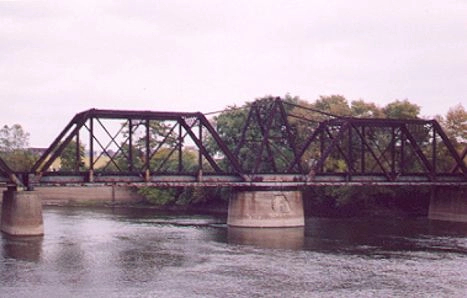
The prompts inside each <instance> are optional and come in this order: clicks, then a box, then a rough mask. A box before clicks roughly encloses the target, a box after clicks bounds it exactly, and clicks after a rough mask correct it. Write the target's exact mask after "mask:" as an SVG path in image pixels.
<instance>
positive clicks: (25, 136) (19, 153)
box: [0, 124, 37, 172]
mask: <svg viewBox="0 0 467 298" xmlns="http://www.w3.org/2000/svg"><path fill="white" fill-rule="evenodd" d="M28 146H29V133H27V132H26V131H24V129H23V127H22V126H21V125H19V124H14V125H12V126H11V127H10V126H8V125H4V126H3V127H2V129H0V157H1V158H3V159H4V160H5V162H6V163H7V164H8V166H9V167H10V168H11V169H12V170H14V171H18V172H25V171H28V170H29V169H30V168H31V167H32V165H33V164H34V162H35V161H36V160H37V156H36V155H35V154H33V153H32V152H31V151H30V150H28V149H27V147H28Z"/></svg>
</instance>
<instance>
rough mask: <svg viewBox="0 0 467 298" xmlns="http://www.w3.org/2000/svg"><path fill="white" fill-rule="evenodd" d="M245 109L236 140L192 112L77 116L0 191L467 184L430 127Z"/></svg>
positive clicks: (257, 106) (5, 171)
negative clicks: (25, 170)
mask: <svg viewBox="0 0 467 298" xmlns="http://www.w3.org/2000/svg"><path fill="white" fill-rule="evenodd" d="M247 107H248V110H244V111H241V114H242V115H243V117H244V118H242V119H241V120H242V121H241V122H242V124H243V125H242V127H241V128H240V127H239V128H238V129H237V130H238V134H237V135H235V136H225V135H223V134H222V133H221V132H219V127H215V125H213V124H211V122H210V121H209V120H208V119H207V118H206V116H205V115H204V114H202V113H199V112H197V113H180V112H154V111H124V110H123V111H122V110H120V111H119V110H97V109H91V110H88V111H84V112H81V113H78V114H77V115H75V117H73V119H72V120H71V121H70V122H69V123H68V125H67V126H66V127H65V128H64V129H63V130H62V132H61V133H60V134H59V135H58V136H57V138H56V139H55V140H54V141H53V143H52V144H51V145H50V147H48V148H47V150H46V151H45V152H44V154H42V156H41V157H40V158H39V159H38V160H37V162H36V163H35V165H34V166H33V167H32V169H31V171H30V172H29V173H27V174H21V175H19V174H20V173H15V172H14V171H12V170H11V169H10V168H9V167H8V166H7V164H6V163H5V162H3V161H2V160H1V159H0V179H1V181H0V182H3V183H8V184H15V185H20V186H21V185H23V186H26V187H34V186H35V185H84V184H126V185H155V186H175V187H176V186H189V185H199V186H232V187H245V186H259V187H300V186H306V185H370V184H371V185H467V168H466V163H465V161H464V160H465V158H466V155H467V148H466V149H465V150H464V151H463V152H461V153H460V154H459V153H458V152H457V151H456V149H455V148H454V146H453V145H452V143H451V142H450V140H449V139H448V137H447V136H446V134H445V133H444V132H443V130H442V129H441V127H440V125H439V124H438V122H436V121H435V120H396V119H363V118H351V117H338V116H336V115H333V114H330V113H324V112H321V111H317V110H314V109H312V108H309V107H303V106H300V105H298V104H297V103H294V102H291V101H284V100H281V99H280V98H270V99H267V100H260V101H256V102H253V103H251V104H249V105H248V106H247ZM221 115H222V114H221ZM310 115H315V116H314V117H311V118H310ZM226 137H229V139H231V141H227V140H226V139H227V138H226ZM232 140H233V141H232ZM18 177H20V178H21V179H18Z"/></svg>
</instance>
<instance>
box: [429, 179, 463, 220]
mask: <svg viewBox="0 0 467 298" xmlns="http://www.w3.org/2000/svg"><path fill="white" fill-rule="evenodd" d="M428 218H429V219H437V220H445V221H456V222H467V188H465V187H452V186H449V187H448V186H438V187H434V188H433V189H432V191H431V199H430V207H429V211H428Z"/></svg>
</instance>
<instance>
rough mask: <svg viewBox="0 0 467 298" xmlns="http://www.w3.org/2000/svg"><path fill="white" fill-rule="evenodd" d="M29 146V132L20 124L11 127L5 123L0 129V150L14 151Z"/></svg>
mask: <svg viewBox="0 0 467 298" xmlns="http://www.w3.org/2000/svg"><path fill="white" fill-rule="evenodd" d="M28 146H29V133H27V132H25V131H24V129H23V127H22V126H21V125H19V124H14V125H12V126H11V127H9V126H8V125H4V126H3V127H2V129H0V152H12V151H15V150H18V149H25V148H27V147H28Z"/></svg>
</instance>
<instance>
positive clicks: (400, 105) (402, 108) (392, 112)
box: [383, 99, 420, 119]
mask: <svg viewBox="0 0 467 298" xmlns="http://www.w3.org/2000/svg"><path fill="white" fill-rule="evenodd" d="M383 113H384V115H385V116H386V117H387V118H392V119H417V118H419V114H420V106H418V105H416V104H413V103H411V102H409V100H407V99H404V100H403V101H401V100H396V101H394V102H391V103H389V104H387V105H386V106H385V107H384V108H383Z"/></svg>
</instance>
